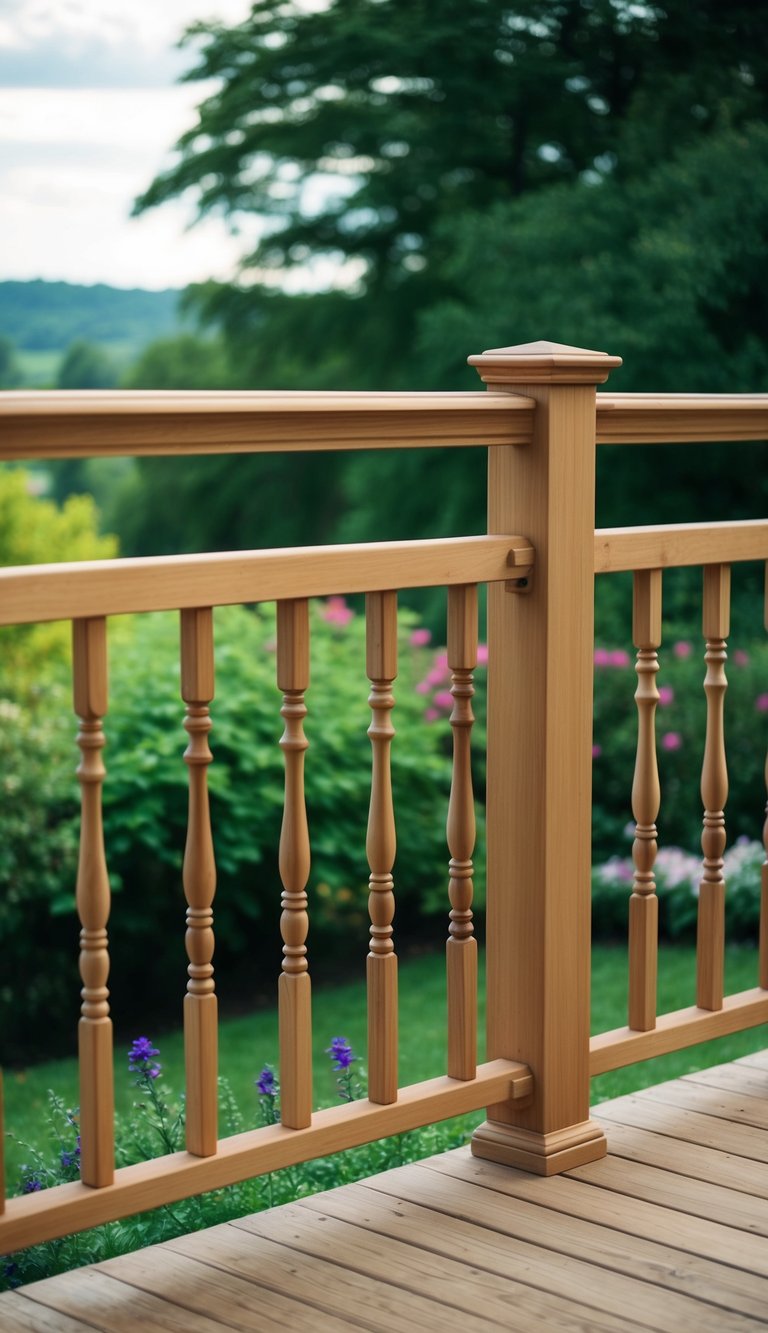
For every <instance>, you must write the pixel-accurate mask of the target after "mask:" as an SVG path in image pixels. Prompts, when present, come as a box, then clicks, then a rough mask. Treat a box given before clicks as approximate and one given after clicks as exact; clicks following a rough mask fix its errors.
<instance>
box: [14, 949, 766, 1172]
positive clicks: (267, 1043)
mask: <svg viewBox="0 0 768 1333" xmlns="http://www.w3.org/2000/svg"><path fill="white" fill-rule="evenodd" d="M592 975H593V986H592V991H593V999H592V1013H593V1031H595V1032H602V1031H606V1030H608V1029H611V1028H615V1027H620V1026H622V1025H623V1024H624V1022H625V1006H626V987H627V958H626V950H625V949H624V948H622V947H620V946H615V947H608V946H600V947H597V948H595V949H594V951H593V960H592ZM756 981H757V952H756V950H755V949H752V948H731V949H729V950H728V952H727V958H726V989H727V991H728V992H734V991H740V990H745V989H747V988H748V987H751V986H754V985H755V984H756ZM694 987H695V952H694V950H693V949H692V948H689V947H671V946H666V947H664V948H663V950H662V953H661V959H660V967H659V1011H660V1012H665V1011H668V1010H672V1009H679V1008H683V1007H684V1006H686V1005H689V1004H691V1003H692V1002H693V997H694ZM480 995H481V1032H482V1030H483V1028H484V1006H483V995H484V985H483V984H482V979H481V988H480ZM313 1025H314V1034H315V1037H314V1065H315V1101H316V1104H317V1105H320V1106H328V1105H332V1104H333V1103H334V1102H335V1101H336V1087H335V1081H334V1075H333V1073H332V1071H331V1066H330V1061H329V1059H328V1056H327V1055H326V1054H325V1048H326V1047H327V1046H328V1045H329V1044H330V1040H331V1038H332V1037H335V1036H344V1037H346V1038H347V1039H348V1040H349V1041H350V1042H351V1043H352V1046H353V1048H354V1050H355V1051H358V1052H361V1053H363V1052H364V1051H365V1043H366V1011H365V986H364V980H363V978H362V977H360V978H359V979H358V980H354V981H340V982H339V984H338V985H336V986H331V985H327V986H324V987H318V988H316V990H315V994H314V997H313ZM137 1035H139V1034H138V1033H134V1032H131V1033H123V1034H121V1035H120V1037H119V1038H118V1039H117V1040H116V1059H115V1066H116V1073H115V1083H116V1089H115V1090H116V1108H117V1111H118V1113H119V1114H120V1115H123V1116H126V1115H127V1114H128V1113H129V1112H130V1110H131V1107H132V1105H133V1101H134V1098H135V1096H136V1090H135V1088H134V1087H133V1084H132V1081H131V1079H130V1077H129V1075H128V1063H127V1056H126V1052H127V1047H128V1044H129V1042H130V1041H131V1039H132V1038H133V1037H135V1036H137ZM142 1035H147V1036H150V1037H151V1038H152V1039H153V1041H154V1042H155V1045H157V1046H158V1047H159V1048H160V1051H161V1054H160V1057H159V1059H160V1062H161V1064H162V1066H163V1086H164V1087H165V1088H167V1089H169V1090H173V1091H176V1092H179V1091H181V1089H182V1087H183V1075H184V1054H183V1038H182V1034H181V1032H180V1031H179V1030H176V1031H173V1032H164V1033H157V1032H152V1033H146V1034H142ZM766 1045H768V1035H767V1034H766V1032H765V1030H764V1029H763V1028H753V1029H750V1030H748V1031H746V1032H742V1033H738V1034H736V1035H735V1036H733V1037H723V1038H720V1039H719V1040H717V1041H712V1042H706V1043H703V1044H702V1045H699V1046H693V1047H690V1048H689V1049H688V1050H685V1051H680V1052H677V1053H675V1054H673V1055H667V1056H663V1057H661V1058H659V1059H656V1060H648V1061H646V1062H645V1063H642V1064H638V1065H631V1066H629V1067H628V1068H626V1069H618V1070H615V1071H614V1072H612V1073H610V1074H604V1075H602V1076H601V1077H600V1078H597V1079H595V1080H594V1082H593V1087H592V1100H593V1102H598V1101H601V1100H604V1099H606V1098H609V1097H615V1096H619V1095H620V1094H621V1093H625V1092H630V1091H633V1090H634V1089H636V1088H640V1087H647V1086H648V1085H649V1084H653V1083H660V1082H663V1081H664V1080H665V1079H670V1078H676V1077H678V1076H679V1075H680V1074H683V1073H686V1072H688V1071H690V1070H693V1069H700V1068H702V1067H703V1066H705V1065H708V1064H717V1063H720V1062H723V1061H726V1060H732V1059H735V1058H736V1056H738V1055H744V1054H746V1053H747V1052H748V1051H754V1050H759V1049H761V1048H762V1047H764V1046H766ZM482 1046H483V1043H482V1039H481V1057H480V1058H481V1059H482V1058H484V1052H483V1050H482ZM444 1060H445V980H444V964H443V958H442V956H441V955H440V954H430V955H424V956H420V957H415V958H408V959H406V960H404V961H402V962H401V967H400V1082H401V1084H403V1085H405V1084H407V1083H413V1082H417V1081H419V1080H420V1079H424V1078H432V1077H434V1076H435V1075H437V1074H441V1073H443V1072H444ZM266 1063H269V1064H272V1065H276V1064H277V1015H276V1012H275V1011H274V1010H266V1009H262V1010H256V1011H255V1012H254V1013H252V1014H249V1015H246V1016H241V1017H237V1018H231V1019H227V1020H225V1021H223V1022H222V1024H221V1031H220V1067H221V1072H222V1073H223V1074H224V1075H225V1076H226V1078H227V1079H228V1080H229V1082H230V1084H231V1086H232V1090H233V1092H234V1095H235V1098H236V1100H237V1102H238V1104H239V1107H240V1109H241V1111H242V1113H243V1115H244V1117H245V1124H246V1125H249V1124H258V1123H259V1120H258V1110H259V1108H258V1098H257V1094H256V1092H255V1089H254V1079H255V1078H256V1077H257V1076H258V1073H259V1071H260V1070H261V1068H262V1066H263V1065H264V1064H266ZM49 1088H52V1089H53V1090H54V1091H55V1092H57V1093H58V1094H59V1095H60V1096H61V1097H62V1099H63V1100H64V1102H65V1104H66V1105H67V1106H76V1104H77V1100H78V1091H77V1065H76V1062H75V1060H74V1059H73V1058H70V1059H64V1060H56V1061H50V1062H47V1063H45V1064H40V1065H36V1066H34V1067H31V1068H29V1069H17V1070H10V1069H9V1070H7V1071H6V1075H5V1092H6V1128H7V1129H8V1130H10V1131H11V1133H12V1134H14V1135H18V1136H19V1137H20V1138H23V1139H25V1140H26V1141H27V1142H31V1143H33V1144H35V1145H36V1146H38V1147H43V1146H44V1145H45V1142H46V1137H47V1125H46V1112H47V1093H48V1089H49ZM482 1118H483V1117H482V1113H481V1112H478V1113H477V1115H475V1116H473V1117H464V1118H463V1120H462V1125H463V1126H464V1127H466V1128H467V1129H468V1128H469V1127H470V1126H471V1125H473V1124H475V1123H477V1122H478V1121H479V1120H481V1119H482ZM26 1160H27V1154H26V1152H25V1150H24V1149H23V1148H21V1147H20V1145H19V1144H18V1143H16V1142H15V1141H14V1140H13V1138H11V1139H10V1140H8V1142H7V1151H6V1165H7V1173H8V1182H9V1187H10V1189H11V1190H13V1189H14V1187H15V1183H16V1180H17V1177H18V1172H19V1168H20V1166H21V1164H22V1163H23V1162H24V1161H26Z"/></svg>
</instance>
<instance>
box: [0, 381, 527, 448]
mask: <svg viewBox="0 0 768 1333" xmlns="http://www.w3.org/2000/svg"><path fill="white" fill-rule="evenodd" d="M533 410H534V404H533V400H532V399H530V398H525V397H522V396H519V395H511V394H487V393H482V392H479V393H331V392H323V393H308V392H293V391H292V392H290V393H286V392H281V391H270V390H264V391H262V390H258V391H250V390H247V391H246V390H244V391H242V392H238V393H233V392H230V391H216V390H210V391H209V390H194V391H190V392H183V393H182V392H179V393H177V392H175V391H166V390H152V391H145V390H113V389H106V390H103V389H93V390H88V391H83V392H81V391H74V390H61V391H39V392H36V393H35V392H23V391H14V392H11V393H3V394H0V460H2V459H5V460H12V459H15V460H18V459H22V458H93V457H109V456H110V455H118V456H119V455H121V454H130V455H135V456H141V455H147V454H156V455H168V454H171V455H178V454H205V453H209V454H210V453H275V452H281V453H285V452H288V453H290V452H294V451H297V452H303V451H310V452H314V451H317V450H322V449H328V450H346V449H409V448H410V449H415V448H438V447H440V448H441V447H443V446H446V445H449V446H457V445H502V444H527V443H529V441H530V439H531V433H532V429H533Z"/></svg>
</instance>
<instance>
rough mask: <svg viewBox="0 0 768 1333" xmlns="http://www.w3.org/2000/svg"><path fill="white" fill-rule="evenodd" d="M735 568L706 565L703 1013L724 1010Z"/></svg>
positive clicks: (699, 964)
mask: <svg viewBox="0 0 768 1333" xmlns="http://www.w3.org/2000/svg"><path fill="white" fill-rule="evenodd" d="M730 606H731V567H730V565H705V566H704V598H703V632H704V638H705V640H706V652H705V654H704V660H705V662H706V664H707V671H706V675H705V677H704V693H705V695H706V699H707V731H706V739H705V742H704V760H703V763H702V769H701V800H702V804H703V806H704V827H703V830H702V834H701V850H702V853H703V856H704V865H703V871H702V878H701V882H700V884H699V910H698V930H697V936H696V1003H697V1005H698V1006H699V1008H700V1009H721V1008H722V1006H723V976H724V967H725V956H724V955H725V878H724V876H723V855H724V852H725V842H726V835H725V814H724V810H725V803H726V801H727V799H728V768H727V764H726V756H725V721H724V705H725V692H726V689H727V687H728V681H727V679H726V675H725V662H726V657H727V653H726V650H725V641H726V638H727V637H728V633H729V627H730Z"/></svg>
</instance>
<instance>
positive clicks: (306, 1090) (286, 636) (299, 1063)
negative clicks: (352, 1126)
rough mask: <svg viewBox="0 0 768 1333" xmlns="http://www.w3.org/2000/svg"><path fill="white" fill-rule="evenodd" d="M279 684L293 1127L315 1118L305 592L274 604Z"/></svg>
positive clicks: (285, 1083) (287, 1068)
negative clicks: (309, 958) (309, 967)
mask: <svg viewBox="0 0 768 1333" xmlns="http://www.w3.org/2000/svg"><path fill="white" fill-rule="evenodd" d="M277 684H278V688H279V689H280V690H282V691H283V706H282V708H281V709H280V713H281V716H282V717H283V718H285V731H284V733H283V736H282V738H281V740H280V748H281V749H282V751H283V754H284V755H285V805H284V807H283V825H282V829H281V832H280V878H281V880H282V882H283V898H282V906H283V911H282V916H281V918H280V930H281V932H282V937H283V970H282V973H281V975H280V981H279V985H278V993H279V1012H280V1018H279V1026H280V1109H281V1119H282V1122H283V1124H284V1125H285V1126H286V1127H287V1128H288V1129H305V1128H306V1127H307V1126H308V1125H309V1124H310V1123H311V1120H312V991H311V983H310V979H309V972H308V970H307V949H306V944H305V941H306V938H307V931H308V928H309V917H308V916H307V893H306V887H307V880H308V879H309V866H310V850H309V830H308V828H307V810H306V804H305V800H304V751H305V750H306V749H307V746H308V744H309V742H308V741H307V739H306V737H305V735H304V718H305V717H306V715H307V709H306V705H305V703H304V691H305V690H306V689H307V688H308V686H309V603H308V602H307V599H306V598H305V597H302V598H297V599H296V600H295V601H286V602H278V604H277Z"/></svg>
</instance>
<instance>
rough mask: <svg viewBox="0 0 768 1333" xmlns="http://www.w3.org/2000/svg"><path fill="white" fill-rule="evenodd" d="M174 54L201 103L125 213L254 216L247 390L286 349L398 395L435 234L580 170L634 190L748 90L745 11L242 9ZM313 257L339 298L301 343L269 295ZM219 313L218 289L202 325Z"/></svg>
mask: <svg viewBox="0 0 768 1333" xmlns="http://www.w3.org/2000/svg"><path fill="white" fill-rule="evenodd" d="M190 40H192V41H195V42H196V43H198V45H199V59H198V63H197V65H196V66H195V68H194V69H193V70H192V72H191V74H190V75H189V76H188V77H189V78H190V79H192V80H195V79H206V80H207V79H212V80H215V81H216V83H217V88H216V91H215V92H214V93H212V94H211V95H209V96H208V97H206V98H205V100H204V101H203V102H202V103H201V105H200V107H199V113H198V114H199V118H198V123H197V124H196V125H195V126H194V127H193V128H192V129H191V130H189V131H188V132H187V133H186V134H185V135H184V136H183V137H182V138H181V140H180V141H179V144H178V150H179V156H178V160H177V161H176V163H175V164H174V165H173V166H172V167H171V168H170V169H169V170H168V171H166V172H165V173H163V174H162V175H160V176H158V178H157V179H156V180H155V181H154V182H153V183H152V184H151V185H150V187H149V189H148V190H147V191H146V193H145V194H144V195H143V196H142V197H141V199H140V200H139V201H138V204H137V207H138V209H139V210H141V209H145V208H148V207H151V206H154V205H157V204H160V203H162V202H163V201H164V200H166V199H170V198H172V197H173V196H175V195H178V194H181V193H182V192H185V191H191V192H192V193H193V194H194V195H195V196H196V198H197V200H198V204H199V208H200V211H201V213H207V212H212V211H223V212H224V213H225V214H226V215H227V216H229V217H230V218H232V219H233V220H237V219H238V218H239V217H241V216H242V215H244V214H256V215H258V216H259V217H260V218H262V219H263V220H264V222H265V224H266V225H264V226H263V231H262V237H261V239H260V241H259V243H258V245H257V246H256V248H255V249H254V250H253V251H252V252H251V253H250V254H248V255H246V256H245V258H244V265H245V267H246V268H248V269H252V270H254V271H255V273H256V276H257V277H258V278H259V279H260V280H261V282H262V288H261V290H260V291H259V290H258V289H257V290H256V291H254V289H253V288H252V287H249V289H248V290H247V291H245V292H243V291H240V292H237V293H233V294H232V296H231V304H230V305H229V313H230V314H231V315H232V318H233V319H235V321H236V322H237V323H239V325H240V326H242V323H243V320H244V317H245V311H249V312H250V315H251V319H252V329H253V331H255V332H256V334H257V336H258V335H259V334H261V337H260V338H259V356H260V358H261V373H260V374H258V376H257V382H259V383H272V382H273V380H274V373H275V371H276V370H280V369H283V368H284V367H283V365H282V354H283V353H284V351H285V348H286V347H287V346H290V343H291V340H293V342H294V345H295V346H296V347H299V346H300V347H302V348H303V349H304V356H303V358H302V360H303V362H304V364H305V365H306V366H310V365H311V364H312V363H313V362H314V358H315V354H316V353H317V352H318V351H319V352H321V354H322V361H323V363H324V364H327V368H328V373H329V375H330V376H331V377H332V379H331V382H332V383H335V384H337V385H339V386H341V385H345V384H346V382H347V381H346V375H347V373H348V367H349V365H350V363H353V362H354V360H355V359H357V361H358V364H359V363H360V362H363V363H365V364H366V367H367V377H368V382H369V383H370V384H374V383H375V384H376V385H378V386H379V387H382V386H384V387H386V386H391V387H400V385H402V384H403V383H412V382H413V377H414V365H413V358H412V355H411V354H412V352H413V341H414V336H415V324H416V314H417V312H418V311H420V310H423V309H425V308H427V307H429V306H430V305H432V304H433V302H434V301H435V300H436V299H438V297H440V296H445V295H447V294H448V292H449V291H450V284H449V279H448V278H447V274H446V263H447V262H449V260H450V257H451V254H452V251H453V243H452V237H451V229H450V225H446V224H450V223H452V222H454V221H455V220H456V219H457V218H461V217H465V216H473V215H481V214H482V213H484V212H485V211H486V210H487V209H488V208H489V207H491V206H492V205H494V204H495V203H497V202H503V201H509V200H511V199H514V198H519V197H521V196H522V195H524V194H526V193H529V192H531V191H536V190H542V189H546V188H548V187H550V186H552V185H554V184H557V183H561V182H563V181H576V180H578V179H579V178H581V177H582V176H583V175H584V173H589V175H590V176H591V177H592V178H594V179H595V180H600V179H602V178H605V177H608V176H610V175H615V176H617V177H618V178H619V179H626V178H628V177H631V176H637V175H639V174H642V173H643V172H644V171H645V170H647V169H648V168H649V167H650V166H652V165H653V164H654V163H655V162H656V161H657V160H658V158H659V156H666V154H667V153H668V152H669V151H670V150H671V148H672V147H673V146H675V147H681V146H684V145H685V144H686V143H690V142H693V141H695V140H697V139H699V138H701V136H702V135H706V134H709V133H711V132H713V131H715V130H716V129H718V128H722V127H723V126H725V125H728V124H734V123H740V122H741V121H743V120H744V119H746V118H748V117H754V116H756V115H760V114H761V113H763V112H764V110H765V99H766V91H765V90H766V88H767V87H768V79H766V75H767V74H768V38H767V37H766V30H765V25H764V24H763V23H762V19H761V15H760V13H759V7H755V6H754V5H751V4H749V3H735V4H727V5H726V4H724V3H723V0H703V2H702V3H700V4H698V5H696V6H695V7H694V12H693V13H692V12H691V6H690V5H689V4H687V3H683V0H669V2H668V3H666V4H654V3H651V4H648V5H636V4H630V3H628V2H627V0H526V2H524V3H518V4H516V5H514V6H511V5H510V4H508V3H504V0H441V4H440V5H439V6H435V5H430V4H427V3H426V0H332V2H331V3H330V4H328V5H327V7H324V8H322V9H320V10H314V9H312V10H308V9H306V8H304V7H303V6H301V5H299V4H298V3H295V2H294V0H287V3H286V0H256V3H254V4H253V5H252V8H251V12H250V15H249V17H248V18H247V19H246V20H245V21H244V22H243V23H241V24H239V25H237V26H235V27H232V28H227V27H225V26H223V25H221V24H198V25H196V26H195V27H194V28H192V29H191V30H190ZM323 259H326V260H327V259H331V260H333V261H337V262H341V263H344V264H347V265H348V266H351V267H352V269H353V271H354V272H355V274H356V285H355V287H354V289H353V291H352V292H351V294H345V293H326V294H325V295H324V297H323V300H322V301H319V300H318V301H316V302H315V303H314V309H315V313H316V318H315V321H314V326H311V327H310V328H309V329H304V321H305V313H306V312H305V309H304V308H303V306H304V305H305V304H306V303H305V302H303V301H299V302H298V303H297V302H296V301H294V300H290V299H289V300H288V301H285V300H281V299H279V297H278V299H275V298H274V294H273V295H272V296H271V297H270V292H269V287H268V282H269V279H270V278H275V277H276V278H279V279H282V278H284V276H285V274H286V273H287V272H290V271H291V270H292V269H296V268H297V267H298V268H301V269H305V268H306V266H307V265H311V264H312V263H313V262H316V261H320V260H323ZM265 283H266V284H267V287H266V290H265V287H264V284H265ZM227 305H228V302H227V301H226V300H224V299H223V293H222V292H221V291H219V292H218V293H217V294H216V297H215V300H214V308H215V310H216V312H217V314H218V315H219V316H226V314H227ZM274 324H276V325H277V328H278V339H277V350H278V351H279V353H280V354H281V358H280V361H279V362H277V363H276V359H275V357H274V356H273V355H270V345H271V346H272V347H274V346H275V344H274V341H273V335H272V332H271V329H272V326H273V325H274ZM265 328H266V329H268V330H269V333H268V334H267V336H264V330H265ZM302 330H304V332H303V335H302ZM281 333H282V335H283V336H280V334H281ZM329 346H332V347H338V348H341V349H342V361H341V364H339V362H338V361H337V360H334V358H333V357H331V358H330V359H328V358H327V357H326V355H325V350H324V349H325V348H327V347H329ZM353 348H354V356H353V355H352V349H353ZM254 369H255V370H256V371H258V365H255V366H254Z"/></svg>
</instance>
